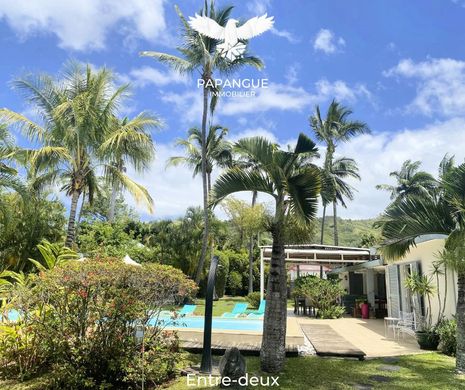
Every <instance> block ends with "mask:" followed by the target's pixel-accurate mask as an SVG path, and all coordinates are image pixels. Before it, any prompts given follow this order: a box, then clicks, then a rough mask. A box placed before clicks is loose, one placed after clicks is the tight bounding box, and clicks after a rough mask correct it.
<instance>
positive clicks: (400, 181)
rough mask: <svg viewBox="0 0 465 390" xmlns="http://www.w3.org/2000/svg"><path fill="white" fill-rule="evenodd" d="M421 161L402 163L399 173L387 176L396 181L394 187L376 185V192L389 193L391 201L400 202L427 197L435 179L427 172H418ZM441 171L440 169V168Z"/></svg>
mask: <svg viewBox="0 0 465 390" xmlns="http://www.w3.org/2000/svg"><path fill="white" fill-rule="evenodd" d="M443 163H444V164H445V165H444V167H443V168H444V169H447V166H448V165H447V164H448V163H447V161H446V160H443ZM420 166H421V161H412V160H407V161H404V163H403V164H402V167H401V169H400V171H394V172H391V173H390V174H389V176H390V177H394V178H395V179H396V182H397V183H396V184H395V185H390V184H378V185H377V186H376V189H377V190H383V191H389V192H390V193H391V200H401V199H403V198H406V197H408V196H412V195H419V196H422V195H427V194H429V193H430V192H431V190H432V189H433V188H434V187H435V186H436V184H437V183H436V179H435V178H434V177H433V176H432V175H430V174H429V173H428V172H423V171H419V168H420ZM440 169H441V168H440Z"/></svg>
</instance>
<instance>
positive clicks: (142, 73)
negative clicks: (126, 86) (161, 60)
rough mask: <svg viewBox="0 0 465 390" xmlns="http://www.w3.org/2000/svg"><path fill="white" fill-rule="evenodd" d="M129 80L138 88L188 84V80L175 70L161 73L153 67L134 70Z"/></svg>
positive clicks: (130, 73)
mask: <svg viewBox="0 0 465 390" xmlns="http://www.w3.org/2000/svg"><path fill="white" fill-rule="evenodd" d="M129 80H130V81H132V83H133V84H134V86H136V87H145V86H148V85H151V84H153V85H157V86H165V85H169V84H186V83H187V81H188V78H187V77H186V76H184V75H181V74H179V72H176V71H174V70H171V69H170V70H168V71H160V70H158V69H155V68H153V67H151V66H143V67H141V68H135V69H132V70H131V71H130V72H129Z"/></svg>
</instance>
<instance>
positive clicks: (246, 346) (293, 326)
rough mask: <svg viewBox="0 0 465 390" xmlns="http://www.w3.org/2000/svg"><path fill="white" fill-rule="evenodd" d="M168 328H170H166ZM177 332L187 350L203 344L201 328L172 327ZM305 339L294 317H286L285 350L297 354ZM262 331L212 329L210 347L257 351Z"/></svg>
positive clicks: (199, 347) (218, 349)
mask: <svg viewBox="0 0 465 390" xmlns="http://www.w3.org/2000/svg"><path fill="white" fill-rule="evenodd" d="M167 329H170V328H167ZM173 330H176V331H177V332H178V336H179V340H180V341H181V346H182V347H183V348H185V349H188V350H199V349H202V346H203V329H188V328H181V329H179V328H176V329H175V328H173ZM304 341H305V338H304V334H303V333H302V329H301V328H300V325H299V324H298V323H297V320H296V317H288V319H287V333H286V351H287V353H288V354H290V355H292V354H297V352H298V347H299V346H300V345H303V344H304ZM261 344H262V332H261V331H251V330H224V329H213V330H212V349H213V350H217V351H218V352H222V351H224V350H225V349H227V348H231V347H236V348H238V349H239V350H240V351H242V352H245V353H254V352H255V353H257V352H259V351H260V349H261Z"/></svg>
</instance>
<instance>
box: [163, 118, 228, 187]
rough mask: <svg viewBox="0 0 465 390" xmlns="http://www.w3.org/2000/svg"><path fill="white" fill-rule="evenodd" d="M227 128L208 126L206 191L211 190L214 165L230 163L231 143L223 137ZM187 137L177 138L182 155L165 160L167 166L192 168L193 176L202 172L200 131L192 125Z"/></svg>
mask: <svg viewBox="0 0 465 390" xmlns="http://www.w3.org/2000/svg"><path fill="white" fill-rule="evenodd" d="M227 134H228V129H227V128H225V127H223V126H220V125H214V126H210V128H209V130H208V135H207V145H206V148H205V149H206V158H207V164H206V171H207V193H208V194H209V193H210V191H211V175H212V172H213V168H214V167H215V166H217V167H220V168H225V167H228V166H230V165H231V162H232V154H231V143H230V142H229V141H227V140H226V139H225V137H226V135H227ZM188 135H189V136H188V137H187V139H178V140H177V141H176V146H182V147H183V148H184V150H185V155H184V156H174V157H171V158H170V159H169V160H168V161H167V164H166V165H167V166H178V165H180V164H183V165H186V166H188V167H189V168H191V169H192V173H193V176H194V177H195V176H197V175H198V174H199V173H201V172H202V131H201V130H199V129H198V128H196V127H193V128H192V129H190V130H189V132H188Z"/></svg>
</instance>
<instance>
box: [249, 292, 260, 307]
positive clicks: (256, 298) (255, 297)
mask: <svg viewBox="0 0 465 390" xmlns="http://www.w3.org/2000/svg"><path fill="white" fill-rule="evenodd" d="M246 298H247V302H249V304H250V306H251V307H252V308H255V309H258V307H259V306H260V293H259V292H258V291H255V292H253V293H250V294H249V295H247V297H246Z"/></svg>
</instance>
